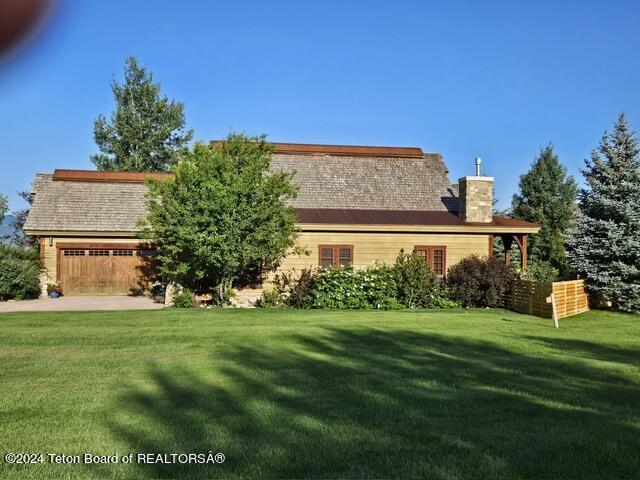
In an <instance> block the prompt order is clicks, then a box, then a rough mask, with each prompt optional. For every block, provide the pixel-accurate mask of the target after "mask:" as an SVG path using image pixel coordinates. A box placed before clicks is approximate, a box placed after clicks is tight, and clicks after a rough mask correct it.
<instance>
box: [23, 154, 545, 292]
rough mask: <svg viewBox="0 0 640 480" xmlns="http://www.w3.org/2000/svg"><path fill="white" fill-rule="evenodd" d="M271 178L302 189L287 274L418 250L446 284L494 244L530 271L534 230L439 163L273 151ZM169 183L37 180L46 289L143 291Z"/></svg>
mask: <svg viewBox="0 0 640 480" xmlns="http://www.w3.org/2000/svg"><path fill="white" fill-rule="evenodd" d="M213 143H214V144H215V142H213ZM272 169H274V170H276V169H279V170H284V171H289V172H295V176H294V181H295V182H296V183H297V185H298V186H299V188H300V190H299V194H298V197H297V198H296V199H295V200H294V201H293V202H292V203H293V207H294V208H295V209H296V213H297V216H298V220H299V227H300V235H299V239H298V243H299V246H300V247H302V248H301V249H299V250H301V251H302V250H303V251H306V253H307V254H305V253H299V254H298V253H296V254H291V255H289V256H287V257H286V258H285V259H284V261H283V262H282V265H281V270H282V271H291V270H298V271H299V270H301V269H302V268H305V267H309V266H328V265H339V264H346V263H350V264H353V265H354V266H355V267H356V268H357V267H362V266H365V265H370V264H372V263H374V262H376V261H378V262H387V263H393V262H394V260H395V258H396V256H397V255H398V253H399V251H400V249H404V250H405V251H412V250H414V249H415V250H417V251H418V252H419V253H420V254H421V255H423V256H424V258H425V261H426V262H428V263H429V265H430V266H431V267H432V269H433V270H434V272H435V273H436V274H437V275H440V276H443V275H445V274H446V271H447V267H449V266H451V265H453V264H455V263H457V262H459V261H460V260H461V259H463V258H464V257H467V256H469V255H472V254H476V255H481V256H487V255H492V251H493V239H494V237H496V236H500V237H501V238H502V239H503V241H504V243H505V245H507V246H510V245H511V244H512V243H513V242H515V243H516V244H517V245H518V246H519V247H520V251H521V252H522V253H521V256H522V258H521V261H522V265H523V266H526V244H527V235H528V234H530V233H536V232H537V231H538V230H539V226H538V225H535V224H532V223H528V222H523V221H519V220H514V219H511V218H505V217H499V216H496V215H493V212H492V191H493V178H491V177H483V176H467V177H463V178H461V179H460V180H459V181H458V183H457V184H452V183H451V182H450V181H449V178H448V170H447V167H446V166H445V164H444V161H443V159H442V156H441V155H440V154H438V153H425V152H423V151H422V150H421V149H420V148H400V147H360V146H358V147H355V146H335V145H308V144H288V143H287V144H284V143H276V144H275V153H274V155H273V160H272ZM167 175H168V174H162V173H136V172H95V171H82V170H55V171H54V172H53V174H37V175H36V178H35V181H34V183H33V194H34V197H33V204H32V207H31V211H30V213H29V217H28V220H27V222H26V225H25V230H26V232H27V234H29V235H34V236H36V237H37V238H38V241H39V244H40V257H41V263H42V267H43V280H42V281H43V285H45V284H46V283H47V282H55V281H58V282H60V284H61V287H62V290H63V292H64V293H65V294H66V295H119V294H130V293H132V292H137V291H142V290H144V289H145V288H146V286H147V285H146V282H147V281H148V278H149V277H150V272H152V270H153V265H152V264H153V253H154V252H153V246H152V245H148V244H147V243H146V242H145V241H144V240H140V239H138V238H137V236H136V230H137V222H138V221H139V220H140V219H141V218H143V217H144V215H145V210H146V208H145V199H144V193H145V190H146V187H145V184H144V179H145V178H147V177H155V178H165V177H166V176H167ZM308 253H310V255H309V254H308Z"/></svg>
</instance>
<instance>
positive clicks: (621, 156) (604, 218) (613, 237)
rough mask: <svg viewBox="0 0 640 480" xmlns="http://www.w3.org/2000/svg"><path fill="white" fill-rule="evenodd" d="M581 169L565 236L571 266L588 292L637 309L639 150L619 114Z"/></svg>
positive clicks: (639, 288) (639, 286) (639, 284)
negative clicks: (574, 214)
mask: <svg viewBox="0 0 640 480" xmlns="http://www.w3.org/2000/svg"><path fill="white" fill-rule="evenodd" d="M585 163H586V168H585V169H584V170H583V171H582V173H583V175H584V177H585V180H586V188H583V189H581V190H580V194H579V206H580V213H579V215H578V219H577V222H576V227H575V230H574V232H573V233H572V235H571V238H570V242H569V243H570V252H569V258H570V261H571V264H572V266H573V268H574V269H575V270H576V271H577V272H579V273H581V274H583V275H584V276H586V278H587V282H588V285H589V290H590V292H592V293H595V294H597V295H598V296H600V297H601V298H603V299H605V300H608V301H610V302H611V303H612V306H613V307H614V308H618V309H621V310H626V311H638V310H640V148H639V147H638V139H637V137H636V135H635V133H634V132H633V131H631V130H630V128H629V125H628V124H627V121H626V119H625V117H624V115H620V117H619V119H618V122H617V123H616V124H615V127H614V131H613V132H612V133H608V132H605V133H604V135H603V137H602V140H601V141H600V145H599V148H598V149H597V150H594V151H593V152H592V154H591V160H587V161H586V162H585Z"/></svg>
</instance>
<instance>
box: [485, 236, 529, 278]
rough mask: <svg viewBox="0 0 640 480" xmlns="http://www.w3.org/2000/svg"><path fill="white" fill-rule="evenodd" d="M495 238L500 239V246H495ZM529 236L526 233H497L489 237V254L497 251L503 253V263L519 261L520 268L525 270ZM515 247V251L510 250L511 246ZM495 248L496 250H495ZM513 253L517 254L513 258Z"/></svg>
mask: <svg viewBox="0 0 640 480" xmlns="http://www.w3.org/2000/svg"><path fill="white" fill-rule="evenodd" d="M496 238H499V239H500V242H499V243H501V244H502V248H499V247H498V248H496V247H497V245H496ZM528 238H529V234H528V233H497V234H493V235H491V236H490V237H489V242H490V248H489V252H491V254H492V255H493V254H495V253H498V255H500V254H502V255H503V260H504V263H505V265H513V264H514V261H515V262H517V263H516V265H515V266H517V264H518V263H519V266H520V268H521V269H522V270H523V271H525V270H526V269H527V241H528ZM514 246H515V247H517V252H512V248H513V247H514ZM496 250H497V252H496ZM513 253H515V254H516V255H517V257H516V258H513Z"/></svg>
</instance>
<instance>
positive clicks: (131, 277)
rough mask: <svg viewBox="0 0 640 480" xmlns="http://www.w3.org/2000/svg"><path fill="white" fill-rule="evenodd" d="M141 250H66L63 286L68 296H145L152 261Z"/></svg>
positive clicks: (62, 258)
mask: <svg viewBox="0 0 640 480" xmlns="http://www.w3.org/2000/svg"><path fill="white" fill-rule="evenodd" d="M138 253H139V252H138V250H132V249H115V248H114V249H113V250H104V249H103V250H92V249H87V250H78V249H76V250H73V251H67V250H63V251H62V252H61V256H60V260H61V261H60V283H61V287H62V291H63V293H64V294H65V295H71V296H73V295H130V294H137V293H143V292H144V291H146V290H147V289H148V286H149V281H150V277H151V275H150V272H151V269H150V268H149V264H150V260H149V258H150V257H147V256H141V255H139V254H138Z"/></svg>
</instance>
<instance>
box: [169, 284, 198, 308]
mask: <svg viewBox="0 0 640 480" xmlns="http://www.w3.org/2000/svg"><path fill="white" fill-rule="evenodd" d="M173 306H174V307H176V308H193V307H195V306H196V299H195V296H194V295H193V292H192V291H191V290H189V289H188V288H183V289H182V291H181V292H180V293H178V294H177V295H176V296H175V297H173Z"/></svg>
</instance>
